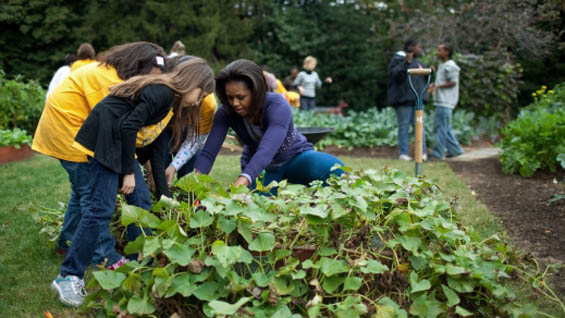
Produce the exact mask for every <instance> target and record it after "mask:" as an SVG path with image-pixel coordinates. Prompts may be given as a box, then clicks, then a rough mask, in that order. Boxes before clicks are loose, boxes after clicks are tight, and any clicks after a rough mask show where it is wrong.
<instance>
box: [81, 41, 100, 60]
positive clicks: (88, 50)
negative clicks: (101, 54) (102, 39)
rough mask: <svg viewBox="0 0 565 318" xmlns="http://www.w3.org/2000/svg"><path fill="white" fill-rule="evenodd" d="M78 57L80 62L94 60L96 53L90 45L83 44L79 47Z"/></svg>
mask: <svg viewBox="0 0 565 318" xmlns="http://www.w3.org/2000/svg"><path fill="white" fill-rule="evenodd" d="M77 56H78V59H79V60H94V58H95V57H96V52H95V51H94V48H93V47H92V45H91V44H90V43H83V44H81V45H80V46H79V47H78V50H77Z"/></svg>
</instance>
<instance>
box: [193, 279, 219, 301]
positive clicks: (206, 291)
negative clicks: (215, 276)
mask: <svg viewBox="0 0 565 318" xmlns="http://www.w3.org/2000/svg"><path fill="white" fill-rule="evenodd" d="M219 288H220V285H218V283H216V282H212V281H208V282H205V283H204V284H202V285H200V286H198V287H197V288H196V290H195V291H194V296H196V298H198V299H200V300H205V301H212V300H215V299H216V298H217V296H216V290H218V289H219Z"/></svg>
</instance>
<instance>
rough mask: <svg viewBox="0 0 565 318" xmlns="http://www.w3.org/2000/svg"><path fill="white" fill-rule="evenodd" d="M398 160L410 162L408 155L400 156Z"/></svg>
mask: <svg viewBox="0 0 565 318" xmlns="http://www.w3.org/2000/svg"><path fill="white" fill-rule="evenodd" d="M398 159H400V160H404V161H410V160H412V158H410V156H408V155H400V156H399V157H398Z"/></svg>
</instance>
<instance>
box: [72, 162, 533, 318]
mask: <svg viewBox="0 0 565 318" xmlns="http://www.w3.org/2000/svg"><path fill="white" fill-rule="evenodd" d="M328 182H329V186H327V187H324V186H322V183H321V182H316V183H314V184H312V185H311V186H309V187H305V186H301V185H289V184H286V182H284V181H283V182H281V183H280V184H275V183H273V184H271V185H269V186H265V187H264V186H262V185H259V187H258V189H257V190H256V192H259V191H268V190H269V189H271V188H272V187H278V189H277V193H278V195H276V196H270V197H269V196H265V195H260V194H258V193H256V192H250V191H249V190H247V188H244V187H240V188H233V187H231V188H230V189H229V191H228V190H227V189H225V188H223V187H222V186H221V185H220V184H219V183H218V182H216V181H214V180H212V179H211V178H210V177H209V176H206V175H193V174H190V175H187V176H185V177H184V178H182V179H181V180H179V181H178V182H177V183H176V186H177V187H178V188H179V189H180V191H179V193H178V194H179V198H180V200H174V199H161V201H159V202H158V203H156V204H155V205H154V206H153V208H152V211H145V210H143V209H140V208H137V207H133V206H128V205H123V206H122V207H121V218H120V220H121V224H122V225H128V224H131V223H135V224H137V225H138V226H140V227H145V228H150V229H151V231H152V232H151V233H152V234H151V235H143V236H140V237H139V238H138V239H137V240H136V241H134V242H130V243H129V244H127V245H126V247H125V250H124V252H125V253H129V254H132V253H139V257H138V260H137V261H131V262H129V263H127V264H126V265H124V266H122V267H120V268H119V269H118V270H116V271H113V272H112V271H109V270H98V271H95V272H94V274H93V276H94V278H93V279H92V280H91V281H90V282H89V284H88V289H89V292H90V293H89V296H88V297H87V299H86V302H85V304H86V305H85V306H84V307H83V310H85V311H89V312H93V313H96V314H97V315H98V316H108V317H121V318H124V317H138V316H151V317H204V316H206V317H224V316H236V317H348V318H354V317H379V318H381V317H382V318H384V317H470V316H474V317H532V316H534V315H535V314H536V308H535V307H534V306H530V305H526V306H521V305H519V304H516V303H515V302H514V300H515V295H514V293H513V292H512V290H511V289H509V288H508V287H507V286H506V283H507V282H508V281H509V280H511V279H513V278H515V277H520V276H521V275H522V274H520V273H521V270H519V268H518V267H516V266H515V265H514V264H516V262H515V260H516V259H515V258H516V255H515V254H514V253H513V251H512V249H510V248H509V247H508V246H507V244H506V242H505V241H504V240H503V239H501V238H500V237H498V236H496V235H495V236H493V237H490V238H488V239H483V240H481V239H480V237H479V235H478V234H477V233H476V232H475V231H474V230H473V229H472V228H468V227H465V226H463V225H462V224H460V223H459V222H458V217H457V213H456V206H457V204H456V202H455V201H452V202H445V201H443V200H442V199H441V198H440V194H441V191H440V189H439V188H438V187H437V186H436V185H434V184H433V183H431V182H429V181H428V180H426V179H422V178H413V177H407V176H405V175H403V174H402V173H401V172H399V171H396V170H389V169H386V168H385V169H382V170H379V171H376V170H364V171H362V170H360V171H349V170H348V173H347V175H344V176H343V177H342V178H339V179H338V178H335V177H332V179H331V180H329V181H328ZM196 198H197V199H196Z"/></svg>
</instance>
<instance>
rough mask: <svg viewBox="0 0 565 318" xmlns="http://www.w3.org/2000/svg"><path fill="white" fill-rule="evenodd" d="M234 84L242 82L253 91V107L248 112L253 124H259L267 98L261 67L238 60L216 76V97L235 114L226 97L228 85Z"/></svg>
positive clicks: (250, 62)
mask: <svg viewBox="0 0 565 318" xmlns="http://www.w3.org/2000/svg"><path fill="white" fill-rule="evenodd" d="M233 82H242V83H244V84H245V86H246V87H247V88H248V89H249V90H250V91H251V105H250V106H251V107H250V109H249V111H248V114H249V117H250V118H251V119H252V121H253V122H255V123H257V122H259V119H260V118H261V110H262V109H263V103H264V102H265V97H266V96H267V91H268V88H267V81H266V80H265V76H264V75H263V70H262V69H261V67H259V65H257V64H255V62H253V61H249V60H243V59H241V60H236V61H233V62H231V63H230V64H228V65H227V66H226V67H224V68H223V69H222V70H221V71H220V72H219V73H218V75H217V76H216V95H217V96H218V98H219V99H220V102H222V104H223V105H225V106H229V107H226V110H227V111H228V112H229V113H230V114H233V109H232V107H231V105H230V103H229V102H228V98H227V96H226V85H227V84H229V83H233Z"/></svg>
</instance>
